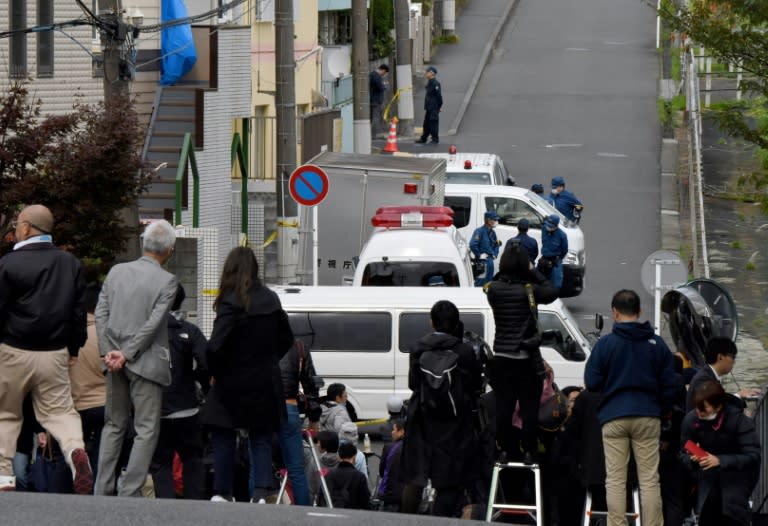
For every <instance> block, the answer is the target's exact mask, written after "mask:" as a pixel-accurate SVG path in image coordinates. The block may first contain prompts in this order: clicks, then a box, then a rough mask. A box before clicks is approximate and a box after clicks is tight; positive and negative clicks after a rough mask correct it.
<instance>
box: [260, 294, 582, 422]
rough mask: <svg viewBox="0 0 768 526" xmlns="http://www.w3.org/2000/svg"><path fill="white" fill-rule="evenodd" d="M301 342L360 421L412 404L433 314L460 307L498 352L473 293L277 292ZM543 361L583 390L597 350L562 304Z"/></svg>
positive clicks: (486, 314) (549, 308)
mask: <svg viewBox="0 0 768 526" xmlns="http://www.w3.org/2000/svg"><path fill="white" fill-rule="evenodd" d="M273 290H275V291H276V292H277V294H278V296H279V298H280V301H281V302H282V305H283V309H284V310H285V311H286V312H287V313H288V317H289V319H290V323H291V327H292V328H293V332H294V335H295V336H296V337H297V338H301V339H302V340H303V341H304V343H305V344H306V345H307V346H308V347H309V348H310V349H311V350H312V360H313V361H314V365H315V369H316V370H317V374H318V375H319V376H321V377H322V378H323V380H324V381H325V385H326V387H327V386H328V385H330V384H331V383H334V382H340V383H343V384H344V385H345V386H346V387H347V393H348V395H349V400H350V402H351V403H352V404H353V406H354V407H355V409H356V411H357V414H358V416H359V417H360V418H361V419H373V418H382V417H386V416H387V410H386V402H387V399H388V398H389V397H390V396H392V395H393V394H394V395H397V396H399V397H401V398H403V399H407V398H408V397H409V396H410V390H409V389H408V359H409V355H408V354H407V351H408V350H409V349H410V348H411V346H412V345H413V344H414V343H415V342H416V341H417V340H418V339H419V338H420V337H421V336H423V335H425V334H427V333H429V332H430V331H431V329H430V324H429V311H430V309H431V308H432V305H434V304H435V303H436V302H437V301H439V300H448V301H451V302H453V303H454V304H455V305H456V306H457V307H458V309H459V312H460V313H461V320H462V322H463V323H464V327H465V329H466V330H468V331H472V332H474V333H476V334H478V335H480V336H482V337H483V338H484V339H485V340H486V341H487V342H488V343H489V344H490V345H492V344H493V336H494V331H495V326H494V320H493V313H492V311H491V308H490V306H489V305H488V300H487V298H486V295H485V293H484V292H483V291H482V289H480V288H473V287H455V288H451V287H391V288H386V287H383V288H376V289H371V288H367V287H290V286H284V287H275V288H273ZM539 324H540V326H541V329H542V331H543V336H544V342H545V346H542V355H543V357H544V359H545V360H547V362H549V364H550V365H551V366H552V368H553V369H554V371H555V381H556V382H557V383H558V385H559V386H561V387H565V386H566V385H582V383H583V376H584V363H585V360H586V359H587V358H588V356H589V352H590V344H589V342H588V340H587V338H586V337H585V335H584V334H583V333H582V332H581V331H580V330H579V328H578V325H577V324H576V321H575V320H574V319H573V316H572V315H571V313H570V312H569V311H568V309H567V308H566V307H565V305H563V303H562V302H561V301H560V300H557V301H555V302H554V303H552V304H550V305H540V306H539Z"/></svg>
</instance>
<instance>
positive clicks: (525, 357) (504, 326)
mask: <svg viewBox="0 0 768 526" xmlns="http://www.w3.org/2000/svg"><path fill="white" fill-rule="evenodd" d="M486 293H487V294H488V303H489V304H490V306H491V309H492V310H493V319H494V320H495V323H496V334H495V336H494V341H493V349H494V357H493V360H491V362H490V363H489V364H488V366H487V374H488V379H489V381H490V384H491V387H492V388H493V391H494V393H495V397H496V442H497V444H498V446H499V447H500V448H501V450H502V451H504V452H506V454H507V455H506V456H507V458H508V459H509V460H512V459H514V457H516V456H517V454H518V452H519V451H520V447H519V446H520V445H522V451H523V459H522V460H523V462H525V463H526V464H533V463H534V453H535V452H536V450H537V449H538V447H537V431H538V417H539V399H540V398H541V390H542V379H543V374H544V370H543V367H542V366H543V361H542V359H541V353H540V351H539V343H540V340H541V338H540V337H539V330H538V322H537V319H536V318H537V315H536V306H537V305H538V304H540V303H545V304H546V303H552V302H553V301H555V300H556V299H557V289H556V288H555V287H553V286H552V284H551V283H550V282H549V281H548V280H547V279H546V278H545V277H544V276H543V275H542V274H541V273H540V272H539V271H537V270H536V269H534V268H533V265H532V264H531V262H530V259H529V257H528V252H527V251H526V250H525V248H524V247H523V246H522V245H521V244H520V243H509V244H507V245H506V247H505V248H504V253H503V254H502V256H501V260H500V262H499V273H498V274H497V275H496V276H495V277H494V279H493V281H491V282H490V283H489V284H488V285H486ZM518 402H519V403H520V416H521V417H522V421H523V426H522V433H521V437H520V438H518V435H517V433H516V432H515V430H514V427H513V425H512V414H513V413H514V411H515V405H516V404H517V403H518ZM520 442H521V444H519V443H520Z"/></svg>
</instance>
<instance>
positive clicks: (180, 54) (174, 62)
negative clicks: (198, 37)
mask: <svg viewBox="0 0 768 526" xmlns="http://www.w3.org/2000/svg"><path fill="white" fill-rule="evenodd" d="M186 16H189V15H188V14H187V7H186V6H185V5H184V0H162V2H161V9H160V21H161V22H167V21H169V20H174V19H177V18H184V17H186ZM160 54H161V56H162V57H163V58H162V60H161V61H160V70H161V75H160V85H161V86H173V85H174V84H176V83H177V82H178V81H179V79H180V78H181V77H183V76H184V75H186V74H187V73H189V71H190V70H191V69H192V66H194V65H195V62H197V51H196V50H195V42H194V40H193V39H192V26H191V25H190V24H184V25H180V26H173V27H168V28H165V29H163V30H162V31H161V32H160Z"/></svg>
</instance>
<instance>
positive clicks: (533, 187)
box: [531, 183, 544, 194]
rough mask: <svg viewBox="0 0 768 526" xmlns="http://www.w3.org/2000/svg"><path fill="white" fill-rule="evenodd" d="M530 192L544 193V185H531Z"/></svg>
mask: <svg viewBox="0 0 768 526" xmlns="http://www.w3.org/2000/svg"><path fill="white" fill-rule="evenodd" d="M531 191H533V192H536V193H537V194H542V193H544V185H543V184H541V183H535V184H533V185H531Z"/></svg>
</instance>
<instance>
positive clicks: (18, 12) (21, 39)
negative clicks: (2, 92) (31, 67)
mask: <svg viewBox="0 0 768 526" xmlns="http://www.w3.org/2000/svg"><path fill="white" fill-rule="evenodd" d="M10 8H11V12H10V13H9V14H10V16H9V18H10V28H9V29H10V30H11V31H15V30H17V29H24V28H25V27H27V1H26V0H10ZM10 59H11V64H10V71H9V72H8V73H9V75H10V76H11V77H12V78H23V77H26V76H27V35H26V33H18V34H15V35H13V36H12V37H11V42H10Z"/></svg>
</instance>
